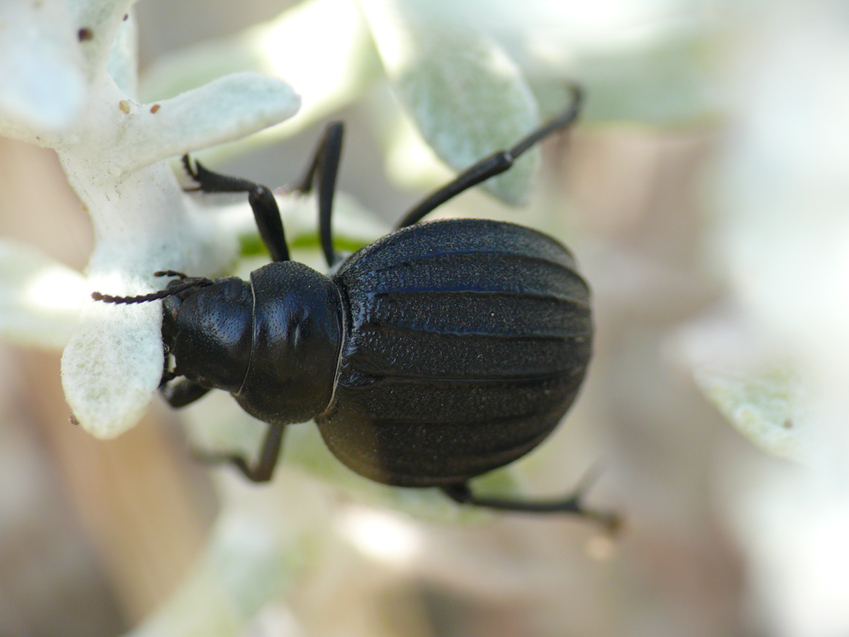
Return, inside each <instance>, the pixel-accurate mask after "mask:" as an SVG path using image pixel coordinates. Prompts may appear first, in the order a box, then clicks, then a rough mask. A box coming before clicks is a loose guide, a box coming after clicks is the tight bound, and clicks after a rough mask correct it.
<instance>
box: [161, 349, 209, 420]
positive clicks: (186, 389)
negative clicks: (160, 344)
mask: <svg viewBox="0 0 849 637" xmlns="http://www.w3.org/2000/svg"><path fill="white" fill-rule="evenodd" d="M166 360H167V359H166ZM168 373H170V372H166V374H164V375H163V378H165V377H166V375H167V374H168ZM209 390H210V388H209V387H204V386H203V385H201V384H200V383H197V382H195V381H193V380H189V379H188V378H181V379H180V380H176V381H172V382H166V383H164V384H162V385H160V387H159V392H160V393H161V394H162V397H163V398H164V399H165V400H166V401H167V402H168V404H169V405H171V406H172V407H173V408H174V409H179V408H180V407H185V406H186V405H190V404H192V403H193V402H195V401H196V400H199V399H200V398H203V397H204V396H206V394H207V392H209Z"/></svg>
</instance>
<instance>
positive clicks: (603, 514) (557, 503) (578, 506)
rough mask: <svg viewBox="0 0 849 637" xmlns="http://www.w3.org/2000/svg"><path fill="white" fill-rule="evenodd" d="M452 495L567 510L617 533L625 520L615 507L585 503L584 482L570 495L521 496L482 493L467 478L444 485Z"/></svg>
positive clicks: (508, 506) (491, 504) (528, 508)
mask: <svg viewBox="0 0 849 637" xmlns="http://www.w3.org/2000/svg"><path fill="white" fill-rule="evenodd" d="M442 491H443V492H444V493H445V495H447V496H448V497H449V498H451V499H452V500H454V501H455V502H457V503H459V504H470V505H472V506H479V507H484V508H487V509H496V510H498V511H512V512H514V513H567V514H572V515H578V516H580V517H582V518H587V519H588V520H592V521H594V522H598V523H599V524H601V525H603V526H605V527H606V528H607V530H608V531H610V532H611V533H615V532H616V531H617V530H618V529H619V528H620V527H621V526H622V520H621V518H620V517H619V515H617V514H616V513H613V512H611V511H599V510H597V509H588V508H586V507H584V506H583V504H582V501H583V496H584V493H585V487H584V486H581V487H579V488H578V489H576V490H575V491H574V492H573V493H571V494H570V495H568V496H567V497H565V498H563V499H559V500H520V499H509V498H499V497H489V496H478V495H475V494H474V493H472V490H471V488H470V487H469V484H468V483H467V482H463V483H460V484H455V485H449V486H444V487H442Z"/></svg>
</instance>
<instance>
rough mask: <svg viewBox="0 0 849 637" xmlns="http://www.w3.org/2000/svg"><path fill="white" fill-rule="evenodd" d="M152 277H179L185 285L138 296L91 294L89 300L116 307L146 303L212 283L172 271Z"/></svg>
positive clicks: (158, 273)
mask: <svg viewBox="0 0 849 637" xmlns="http://www.w3.org/2000/svg"><path fill="white" fill-rule="evenodd" d="M153 276H176V277H179V278H180V279H181V280H183V281H185V283H181V284H180V285H175V286H173V287H169V288H166V289H165V290H159V291H158V292H151V293H150V294H140V295H138V296H112V295H111V294H102V293H100V292H92V293H91V298H93V299H94V300H95V301H102V302H103V303H115V304H116V305H121V304H125V305H130V304H132V303H148V302H149V301H158V300H159V299H167V298H168V297H169V296H174V295H175V294H179V293H180V292H185V291H186V290H191V289H192V288H203V287H206V286H207V285H212V283H213V282H212V280H211V279H205V278H203V277H188V276H186V275H185V274H183V273H182V272H176V271H174V270H161V271H159V272H154V273H153Z"/></svg>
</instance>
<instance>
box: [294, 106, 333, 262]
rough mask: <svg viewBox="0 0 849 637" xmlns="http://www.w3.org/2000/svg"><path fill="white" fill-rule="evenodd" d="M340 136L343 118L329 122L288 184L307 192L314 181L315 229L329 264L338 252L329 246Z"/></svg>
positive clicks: (331, 244)
mask: <svg viewBox="0 0 849 637" xmlns="http://www.w3.org/2000/svg"><path fill="white" fill-rule="evenodd" d="M344 136H345V124H344V123H343V122H332V123H331V124H329V125H328V126H327V128H326V129H325V131H324V136H323V137H322V138H321V141H320V142H319V143H318V148H316V151H315V155H314V156H313V158H312V162H310V164H309V166H308V167H307V170H306V172H305V173H304V176H303V177H302V178H301V179H300V180H298V181H297V182H296V183H295V185H294V186H292V190H293V191H295V192H301V193H304V194H307V193H309V192H311V191H312V188H313V184H314V183H317V184H318V232H319V237H320V238H321V249H322V251H323V252H324V258H325V259H326V260H327V265H328V266H329V267H333V266H334V265H335V264H336V262H337V261H338V260H339V255H338V254H337V253H336V251H335V250H334V249H333V236H332V233H331V224H330V221H331V217H332V215H333V195H334V194H335V192H336V175H337V174H338V173H339V162H340V160H341V157H342V140H343V138H344Z"/></svg>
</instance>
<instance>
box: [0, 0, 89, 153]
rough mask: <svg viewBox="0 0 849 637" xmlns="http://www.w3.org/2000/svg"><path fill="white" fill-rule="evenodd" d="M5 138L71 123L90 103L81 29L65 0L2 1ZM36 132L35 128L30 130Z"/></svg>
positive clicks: (0, 101)
mask: <svg viewBox="0 0 849 637" xmlns="http://www.w3.org/2000/svg"><path fill="white" fill-rule="evenodd" d="M0 28H1V29H2V37H0V88H2V90H0V135H4V136H8V137H16V138H18V139H23V140H24V141H29V142H33V141H35V138H36V136H37V133H36V132H34V131H33V130H32V128H38V129H48V130H58V129H62V128H64V127H66V126H69V125H70V124H72V123H73V122H74V121H75V120H76V118H77V117H78V116H79V114H80V112H81V111H82V109H83V106H84V105H85V100H86V76H85V72H84V70H83V56H82V54H81V52H80V47H79V43H78V42H77V39H76V29H74V28H73V25H72V22H71V18H70V16H69V14H68V11H67V9H66V8H65V3H64V2H63V1H62V0H43V1H42V2H0ZM30 127H31V128H30Z"/></svg>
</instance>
